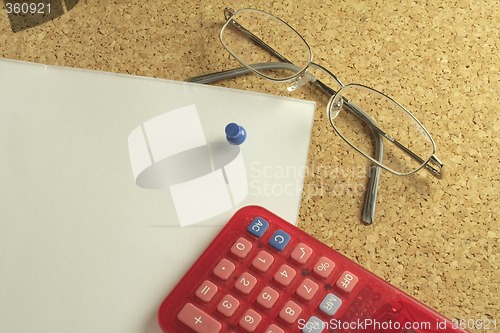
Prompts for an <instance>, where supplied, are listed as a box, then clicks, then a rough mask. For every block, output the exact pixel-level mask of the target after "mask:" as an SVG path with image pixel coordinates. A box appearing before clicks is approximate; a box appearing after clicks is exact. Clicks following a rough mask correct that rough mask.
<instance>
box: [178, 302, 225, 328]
mask: <svg viewBox="0 0 500 333" xmlns="http://www.w3.org/2000/svg"><path fill="white" fill-rule="evenodd" d="M177 319H179V320H180V321H181V322H182V323H184V324H185V325H187V326H188V327H189V328H191V329H192V330H193V331H195V332H196V333H219V332H220V330H221V329H222V325H221V323H219V322H218V321H217V320H215V319H214V318H212V317H210V316H209V315H208V314H206V313H205V312H203V311H202V310H200V309H198V308H197V307H196V306H194V305H193V304H191V303H187V304H186V305H184V307H183V308H182V310H181V311H180V312H179V314H178V315H177Z"/></svg>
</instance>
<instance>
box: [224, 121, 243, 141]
mask: <svg viewBox="0 0 500 333" xmlns="http://www.w3.org/2000/svg"><path fill="white" fill-rule="evenodd" d="M225 131H226V139H227V141H228V142H229V143H230V144H232V145H241V144H242V143H243V142H245V139H246V138H247V131H246V130H245V129H244V128H243V127H241V126H240V125H238V124H235V123H229V124H227V126H226V130H225Z"/></svg>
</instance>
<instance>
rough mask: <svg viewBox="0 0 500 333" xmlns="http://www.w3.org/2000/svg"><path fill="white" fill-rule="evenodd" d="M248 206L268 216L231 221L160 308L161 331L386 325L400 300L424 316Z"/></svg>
mask: <svg viewBox="0 0 500 333" xmlns="http://www.w3.org/2000/svg"><path fill="white" fill-rule="evenodd" d="M253 209H258V211H259V212H260V211H261V212H263V213H265V214H266V216H271V219H269V218H266V216H259V215H254V216H250V217H249V218H246V217H245V215H244V214H243V213H241V214H240V215H235V217H233V219H232V220H231V221H230V222H229V223H228V225H227V226H226V227H225V228H224V229H223V231H222V232H221V233H220V234H219V236H217V238H216V239H215V240H214V242H213V243H212V244H211V245H210V246H209V248H208V249H207V250H206V251H205V253H204V254H203V255H202V257H200V260H199V261H198V262H197V264H196V265H195V266H193V268H192V269H191V270H190V271H189V272H188V274H187V275H186V276H185V277H184V279H183V280H182V281H181V282H180V283H179V284H178V285H177V287H176V288H174V290H173V292H172V293H171V294H170V295H169V296H168V297H167V299H166V300H165V301H164V302H163V304H162V306H161V307H160V312H159V322H160V326H161V328H162V330H163V331H164V332H165V333H222V332H231V333H252V332H255V333H285V332H294V333H299V332H300V333H322V332H323V333H324V332H330V331H331V330H330V329H325V324H327V323H328V322H329V321H330V320H331V319H338V320H340V321H344V322H347V321H353V322H354V321H356V320H358V319H362V318H372V316H378V317H376V318H375V319H378V320H387V319H390V320H393V319H395V318H397V316H398V311H401V309H402V307H401V304H406V303H404V302H407V303H408V302H410V303H411V302H413V303H415V304H416V305H415V306H416V307H413V308H412V309H411V313H414V311H416V310H415V309H417V310H418V311H420V313H422V311H423V312H424V313H426V312H425V311H429V310H428V309H427V308H425V307H421V308H420V306H421V305H420V304H419V303H416V301H414V300H413V299H411V298H403V301H404V302H403V301H398V302H395V303H393V304H390V303H389V302H391V301H392V300H393V298H392V297H394V296H393V295H397V296H398V297H400V299H401V297H406V296H401V295H402V294H401V292H399V291H398V290H397V289H395V288H394V287H392V286H390V285H389V284H387V283H386V282H384V281H382V280H380V279H378V278H376V277H374V276H373V275H371V274H368V273H367V272H366V271H365V270H363V268H362V267H360V266H359V265H356V264H355V263H353V262H351V261H350V260H349V259H347V258H345V257H343V256H341V255H340V254H338V253H337V252H335V251H334V250H332V249H330V248H328V247H327V246H325V245H323V244H321V243H319V241H317V240H314V239H313V238H312V237H310V236H309V235H306V234H304V233H303V232H302V231H300V230H298V229H296V228H295V227H293V226H292V225H288V224H287V223H286V222H284V221H282V220H279V218H277V217H276V216H273V215H272V214H271V213H270V212H267V211H265V210H264V209H262V208H258V207H257V208H249V210H250V211H252V210H253ZM243 210H244V209H243ZM237 214H238V213H237ZM413 303H412V304H413ZM426 314H427V313H426ZM384 316H385V317H384ZM412 316H413V317H412V318H416V316H417V315H416V314H413V315H412ZM436 318H441V317H436ZM435 321H436V320H435ZM447 328H448V329H449V328H450V326H448V327H447ZM375 332H377V331H376V330H366V333H375ZM443 332H444V331H443ZM446 332H456V331H454V330H452V329H449V330H448V331H446Z"/></svg>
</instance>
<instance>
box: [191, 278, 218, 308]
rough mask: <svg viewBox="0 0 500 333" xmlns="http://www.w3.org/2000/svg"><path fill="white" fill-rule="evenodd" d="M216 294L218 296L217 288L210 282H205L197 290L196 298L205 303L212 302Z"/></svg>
mask: <svg viewBox="0 0 500 333" xmlns="http://www.w3.org/2000/svg"><path fill="white" fill-rule="evenodd" d="M215 294H217V286H216V285H215V284H213V283H212V282H210V281H208V280H205V281H204V282H203V283H202V284H201V286H200V287H199V288H198V290H196V297H198V298H199V299H201V300H202V301H203V302H205V303H208V302H210V301H211V300H212V298H214V296H215Z"/></svg>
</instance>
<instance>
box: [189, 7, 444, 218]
mask: <svg viewBox="0 0 500 333" xmlns="http://www.w3.org/2000/svg"><path fill="white" fill-rule="evenodd" d="M252 10H255V9H252ZM255 11H258V12H261V11H259V10H255ZM235 13H237V12H235V11H234V10H232V9H230V8H226V9H225V10H224V14H225V17H226V20H227V22H226V24H225V25H224V26H226V25H228V24H232V25H233V26H234V27H236V28H237V29H238V30H239V31H240V32H242V33H243V34H244V35H245V36H246V37H248V38H249V39H251V40H252V41H253V42H254V43H255V44H257V45H258V46H260V47H261V48H262V49H264V50H266V51H268V52H269V53H270V54H272V55H274V56H275V57H276V58H278V59H279V60H280V61H282V62H272V63H261V64H251V65H249V64H246V63H244V62H242V61H241V60H240V59H239V58H238V57H237V56H235V55H234V54H233V53H232V52H231V51H230V50H229V49H228V51H229V52H230V53H231V55H233V57H235V58H236V60H238V61H239V62H240V63H241V64H242V65H243V66H244V67H242V68H236V69H231V70H226V71H223V72H218V73H212V74H206V75H201V76H197V77H194V78H190V79H188V80H187V81H189V82H197V83H204V84H208V83H213V82H217V81H221V80H226V79H229V78H234V77H238V76H241V75H246V74H249V73H255V74H257V75H259V76H261V77H264V78H266V79H269V80H272V81H279V82H292V85H291V86H290V87H289V88H288V90H295V89H297V88H298V87H300V86H301V85H303V84H305V83H307V82H312V83H313V84H315V85H316V86H318V87H319V88H320V89H321V90H322V91H323V92H324V93H326V94H327V95H328V96H329V97H330V101H329V103H328V107H327V110H328V118H329V121H330V124H331V125H332V127H333V128H334V130H335V132H336V133H337V134H339V135H340V137H341V138H342V139H344V141H346V142H347V143H348V144H349V145H350V146H351V147H352V148H354V149H355V150H356V151H358V152H359V153H360V154H362V155H363V156H365V157H366V158H368V159H369V160H370V161H372V162H373V163H374V164H375V165H374V166H373V167H372V168H370V175H369V177H370V178H369V185H368V190H367V193H366V198H365V203H364V208H363V221H364V222H365V223H373V222H374V215H375V205H376V196H377V190H378V183H379V177H380V168H384V169H386V170H388V171H390V172H391V173H394V174H396V175H409V174H413V173H415V172H417V171H418V170H419V169H421V168H422V167H424V168H425V169H426V170H428V171H429V172H430V173H431V174H432V175H434V176H436V177H441V175H442V172H441V170H442V168H443V164H442V163H441V162H440V161H439V159H438V158H437V157H436V156H435V155H434V153H435V151H436V146H435V143H434V140H433V139H432V137H431V136H430V134H429V133H428V132H427V130H426V129H425V128H424V127H423V125H422V124H420V122H419V121H418V120H417V119H416V118H415V117H414V116H413V115H412V114H411V113H410V112H409V111H408V110H406V108H404V107H403V106H401V105H400V104H399V103H397V102H396V101H394V100H393V99H392V98H390V97H389V96H387V95H385V94H383V93H381V92H379V91H377V90H375V89H373V88H369V87H366V86H363V87H365V88H368V89H370V90H372V91H374V92H375V93H378V94H381V95H382V96H384V97H386V98H388V99H389V100H391V101H392V102H394V103H396V104H397V105H398V106H400V107H401V108H402V109H403V110H404V111H406V112H407V113H408V114H409V115H410V116H411V117H412V118H413V119H414V120H415V121H416V122H417V123H418V124H419V125H420V126H421V127H422V128H423V130H424V131H425V132H426V134H427V135H428V137H429V138H430V140H431V142H432V145H433V154H432V155H431V157H430V158H429V159H428V160H427V161H425V160H423V159H422V158H420V157H419V156H418V155H416V154H415V153H413V152H412V151H411V150H409V149H408V148H406V147H405V146H403V145H402V144H400V143H399V142H397V141H396V140H395V139H393V138H392V137H391V136H389V135H388V134H386V133H385V132H384V131H383V130H382V129H380V128H379V127H378V126H377V124H376V122H375V121H374V120H373V119H372V118H371V117H370V116H369V115H368V114H366V113H365V112H364V111H363V110H361V109H360V108H358V107H356V106H355V105H354V104H351V103H350V102H349V101H347V100H345V99H343V103H344V105H345V106H346V108H347V109H348V110H349V111H350V112H352V113H353V114H354V115H355V116H357V117H358V118H359V119H360V120H362V121H363V122H364V123H366V124H367V125H368V127H369V128H370V129H371V132H372V135H373V138H374V148H375V149H374V157H375V158H372V157H370V156H368V155H366V154H365V153H364V152H362V151H360V150H359V149H358V148H357V147H355V146H353V145H352V144H351V143H350V142H349V141H348V140H347V139H346V138H345V137H344V136H343V135H342V134H341V133H340V132H339V131H338V130H337V128H336V127H335V124H334V123H333V118H334V117H333V118H332V117H331V115H330V114H329V111H330V110H331V103H332V101H333V100H334V97H335V95H336V94H337V92H338V91H335V90H334V89H332V88H331V87H329V86H327V85H326V84H324V83H323V82H321V81H320V80H318V79H317V78H316V77H314V76H313V75H311V74H310V73H308V72H307V68H308V67H309V66H312V67H314V68H317V69H319V70H321V71H322V72H324V73H326V74H327V75H328V76H330V77H331V78H332V79H333V80H334V81H335V82H337V83H338V84H339V86H340V87H341V89H342V88H343V87H346V86H345V85H344V84H343V83H342V82H341V81H340V80H339V79H338V78H337V77H336V75H334V74H333V73H332V72H330V71H329V70H328V69H326V68H325V67H323V66H321V65H319V64H316V63H314V62H313V61H312V52H311V51H310V48H309V46H308V44H307V42H306V41H305V40H304V39H303V38H302V36H301V35H300V34H299V33H298V32H297V31H296V30H295V29H294V28H292V27H291V26H290V25H288V24H287V23H286V22H284V21H283V20H281V19H279V18H277V17H275V16H273V15H271V14H269V13H266V12H262V13H264V14H267V15H270V16H272V17H273V18H276V19H277V20H279V21H281V22H282V23H284V24H285V25H287V26H288V27H289V28H290V29H291V30H292V31H294V32H295V33H296V34H297V35H298V36H299V37H300V38H301V39H302V40H303V42H304V44H305V45H306V46H307V47H308V48H309V53H310V61H309V65H308V66H306V67H304V68H300V67H298V66H295V65H294V64H292V63H291V62H290V61H289V60H288V59H286V58H285V57H284V56H283V55H281V54H280V53H279V52H277V51H276V50H274V49H273V48H272V47H270V46H269V45H268V44H266V43H264V42H263V41H262V40H261V39H259V38H258V37H256V36H255V35H254V34H252V33H251V32H250V31H248V30H247V29H246V28H245V27H243V26H242V25H241V24H239V23H238V22H236V21H235V20H233V19H232V16H233V15H234V14H235ZM221 33H222V32H221ZM221 39H222V38H221ZM223 44H224V43H223ZM224 46H225V45H224ZM226 49H227V47H226ZM275 69H284V70H289V71H291V72H293V73H295V74H294V75H291V76H289V77H286V78H284V79H276V78H272V77H269V76H266V75H264V74H263V73H262V71H266V70H275ZM347 86H349V85H347ZM360 86H361V85H360ZM383 137H385V138H386V139H388V140H390V141H391V142H392V143H394V144H395V145H396V146H397V147H399V148H400V149H401V150H403V152H405V153H406V154H408V155H409V156H410V157H411V158H413V159H415V160H416V161H418V162H419V163H420V164H421V165H420V167H419V168H418V169H416V170H414V171H412V172H410V173H407V174H402V173H398V172H395V171H394V170H392V169H389V168H387V167H385V166H384V165H383V164H381V161H382V158H383V141H382V138H383ZM429 163H432V164H433V165H435V166H436V167H438V168H439V169H436V168H434V167H432V166H431V165H429Z"/></svg>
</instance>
